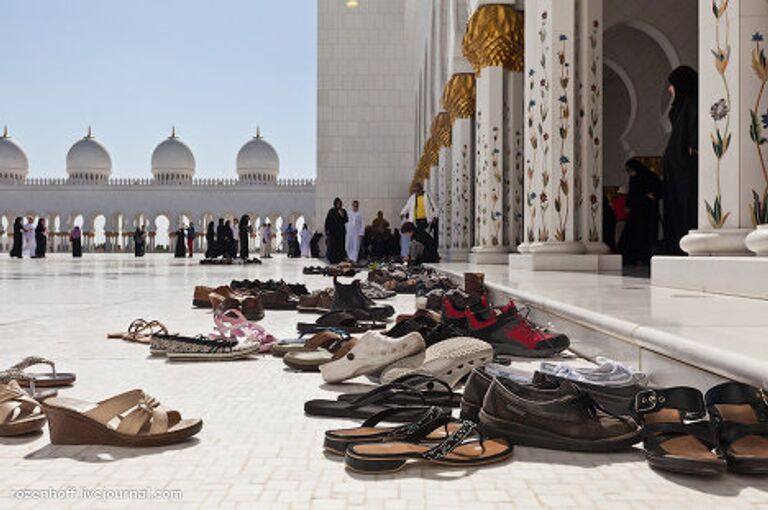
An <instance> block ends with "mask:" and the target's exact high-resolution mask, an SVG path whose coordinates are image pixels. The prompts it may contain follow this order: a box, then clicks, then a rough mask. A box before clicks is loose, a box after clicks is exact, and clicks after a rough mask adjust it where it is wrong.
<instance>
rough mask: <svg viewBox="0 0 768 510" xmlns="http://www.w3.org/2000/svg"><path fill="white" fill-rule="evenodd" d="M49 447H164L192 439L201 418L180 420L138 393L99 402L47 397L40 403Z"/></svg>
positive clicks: (198, 427) (134, 391)
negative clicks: (48, 432) (47, 431)
mask: <svg viewBox="0 0 768 510" xmlns="http://www.w3.org/2000/svg"><path fill="white" fill-rule="evenodd" d="M43 407H44V409H45V412H46V414H47V415H48V422H49V428H50V431H51V444H100V445H113V446H133V447H143V446H165V445H169V444H174V443H179V442H181V441H184V440H186V439H189V438H190V437H192V436H194V435H195V434H197V433H198V432H200V430H201V429H202V428H203V420H201V419H182V418H181V415H180V414H179V412H178V411H171V410H167V409H165V408H164V407H162V406H161V405H160V402H158V401H157V400H155V399H154V398H152V397H151V396H149V395H147V394H146V393H144V392H143V391H142V390H130V391H127V392H125V393H121V394H120V395H116V396H114V397H112V398H108V399H106V400H102V401H101V402H96V403H94V402H87V401H84V400H78V399H73V398H50V399H47V400H46V401H45V402H43Z"/></svg>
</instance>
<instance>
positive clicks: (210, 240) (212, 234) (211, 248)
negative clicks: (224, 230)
mask: <svg viewBox="0 0 768 510" xmlns="http://www.w3.org/2000/svg"><path fill="white" fill-rule="evenodd" d="M214 227H215V224H214V223H213V222H212V221H211V222H209V223H208V230H206V231H205V258H207V259H213V258H216V230H215V229H214Z"/></svg>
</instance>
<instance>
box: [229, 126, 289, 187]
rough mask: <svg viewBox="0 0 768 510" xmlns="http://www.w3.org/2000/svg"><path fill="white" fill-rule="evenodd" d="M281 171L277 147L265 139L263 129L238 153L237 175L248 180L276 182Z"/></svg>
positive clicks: (243, 179)
mask: <svg viewBox="0 0 768 510" xmlns="http://www.w3.org/2000/svg"><path fill="white" fill-rule="evenodd" d="M279 173H280V158H279V157H278V156H277V152H276V151H275V149H274V148H273V147H272V146H271V145H270V144H269V143H268V142H266V141H265V140H264V138H262V136H261V131H259V130H257V131H256V136H255V137H253V138H252V139H250V140H249V141H248V142H246V144H245V145H243V147H242V148H241V149H240V152H238V153H237V175H238V177H240V180H242V181H247V182H254V183H258V182H274V181H276V180H277V175H278V174H279Z"/></svg>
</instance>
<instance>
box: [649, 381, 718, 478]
mask: <svg viewBox="0 0 768 510" xmlns="http://www.w3.org/2000/svg"><path fill="white" fill-rule="evenodd" d="M634 408H635V412H636V413H637V415H638V417H639V418H640V421H642V422H643V445H644V447H645V456H646V458H647V459H648V464H649V465H650V466H651V467H652V468H655V469H660V470H664V471H671V472H674V473H683V474H690V475H701V476H712V475H718V474H721V473H723V472H725V469H726V463H725V459H724V458H723V456H722V455H721V454H720V452H719V451H718V441H717V436H716V435H715V428H714V424H713V423H712V422H711V421H709V419H708V417H707V409H706V406H705V404H704V397H703V396H702V394H701V392H700V391H699V390H697V389H695V388H688V387H676V388H668V389H659V390H651V389H649V390H643V391H641V392H639V393H638V394H637V395H636V396H635V404H634Z"/></svg>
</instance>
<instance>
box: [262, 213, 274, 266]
mask: <svg viewBox="0 0 768 510" xmlns="http://www.w3.org/2000/svg"><path fill="white" fill-rule="evenodd" d="M261 257H262V258H265V259H271V258H272V225H271V224H270V223H269V222H266V223H264V225H262V226H261Z"/></svg>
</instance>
